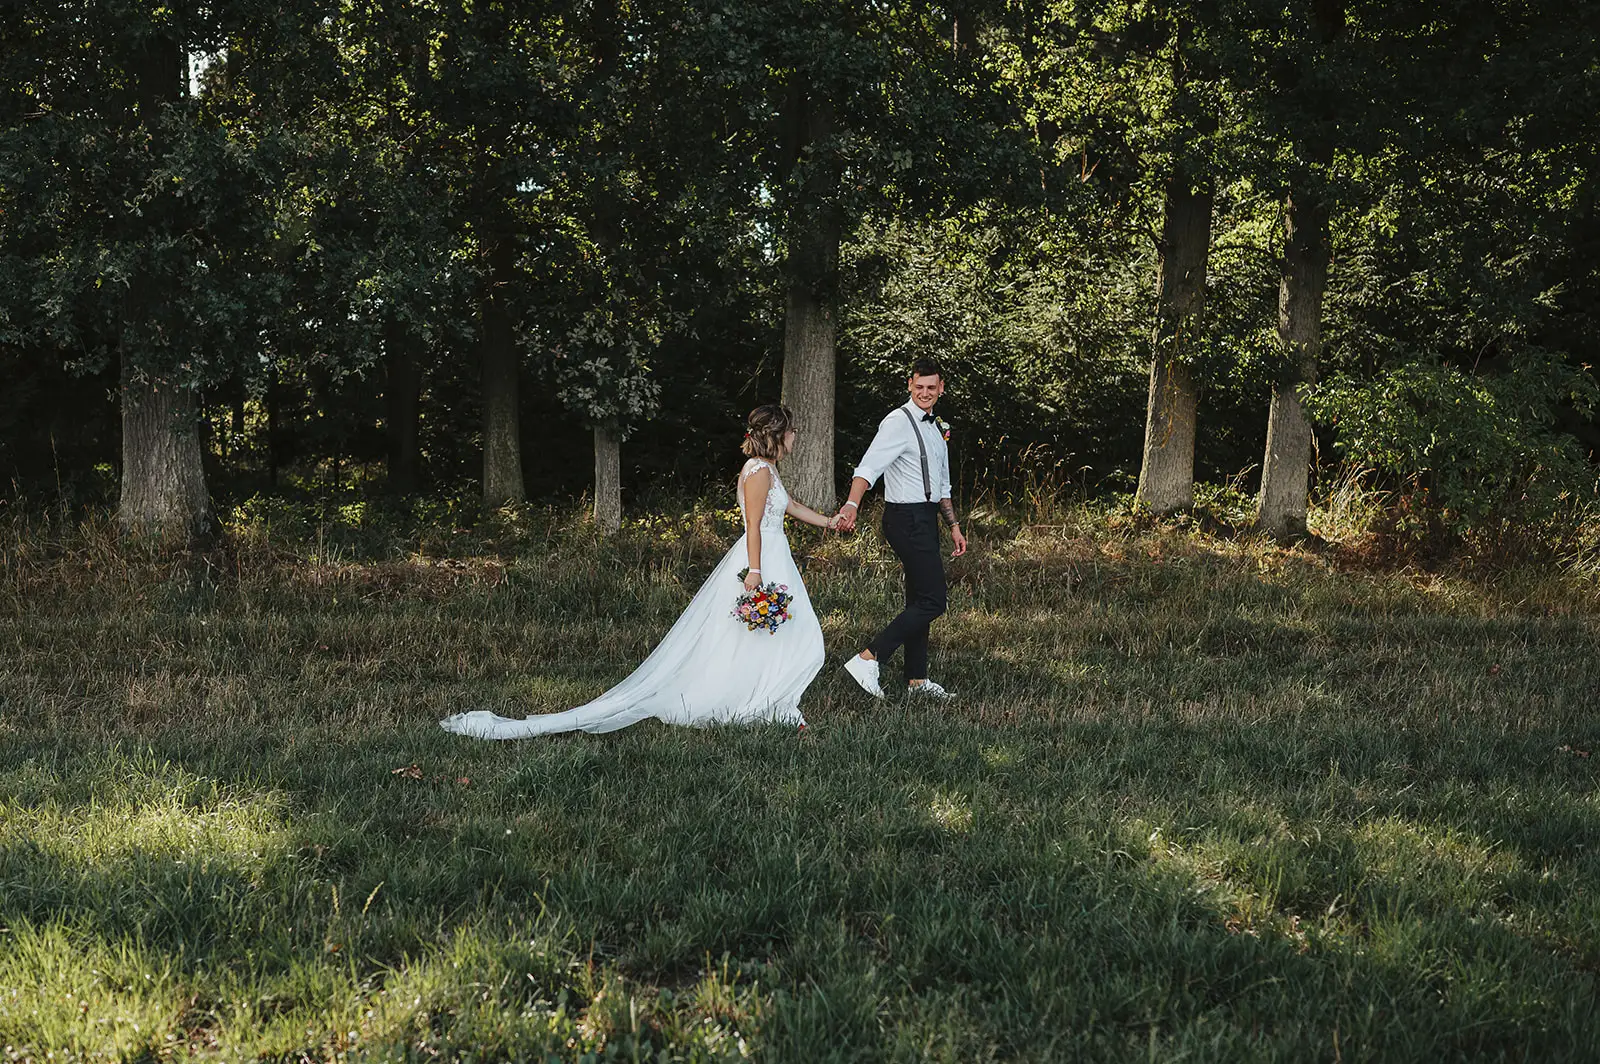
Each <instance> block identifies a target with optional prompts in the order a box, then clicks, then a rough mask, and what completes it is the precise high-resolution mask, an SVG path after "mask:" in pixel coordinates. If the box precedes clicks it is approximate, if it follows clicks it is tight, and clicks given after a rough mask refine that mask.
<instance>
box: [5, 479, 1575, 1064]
mask: <svg viewBox="0 0 1600 1064" xmlns="http://www.w3.org/2000/svg"><path fill="white" fill-rule="evenodd" d="M242 520H243V519H242ZM267 523H268V519H267V518H264V517H262V516H260V515H257V516H256V517H255V518H254V519H253V520H243V524H242V525H241V527H240V528H239V529H237V530H236V540H235V544H234V546H233V548H232V549H230V550H229V551H227V552H219V553H216V554H213V555H206V556H192V557H182V558H166V559H162V558H144V559H143V560H139V559H135V558H132V557H130V556H129V555H125V554H123V553H121V552H119V551H117V550H116V549H114V546H113V542H112V539H111V537H109V536H108V535H106V534H105V533H104V531H103V530H98V529H95V528H89V529H78V528H75V529H72V530H68V531H52V530H51V529H50V528H48V527H45V526H43V525H40V524H37V523H35V524H31V525H30V524H27V523H24V522H21V521H17V522H14V523H13V525H12V526H10V528H9V530H8V531H6V532H4V534H3V537H0V562H3V565H4V575H3V582H0V1056H3V1057H4V1058H5V1059H11V1060H54V1061H62V1060H79V1059H83V1060H107V1059H110V1060H117V1059H125V1060H148V1061H156V1060H163V1061H164V1060H184V1059H196V1058H199V1059H211V1058H218V1059H249V1060H253V1059H266V1060H277V1061H286V1062H288V1061H295V1062H297V1061H301V1060H311V1061H321V1060H335V1059H338V1060H352V1061H354V1060H390V1059H411V1060H457V1059H459V1060H502V1059H515V1060H538V1061H542V1060H547V1059H556V1060H584V1059H587V1060H617V1061H635V1060H641V1061H642V1060H649V1061H669V1060H671V1061H677V1060H696V1061H698V1060H734V1059H747V1058H748V1059H753V1060H762V1061H803V1062H821V1061H856V1060H860V1061H868V1060H872V1061H876V1060H901V1061H922V1060H934V1061H953V1062H954V1061H959V1062H971V1061H985V1060H1006V1061H1071V1060H1161V1061H1173V1060H1188V1061H1199V1060H1214V1061H1245V1060H1279V1061H1309V1060H1326V1061H1340V1062H1343V1061H1369V1060H1382V1061H1404V1060H1416V1061H1437V1060H1451V1059H1456V1060H1464V1059H1481V1060H1497V1059H1504V1060H1527V1061H1561V1060H1571V1061H1585V1060H1594V1059H1597V1058H1600V1016H1597V1009H1596V1004H1597V990H1600V985H1597V971H1600V859H1597V853H1596V849H1597V847H1600V792H1597V790H1596V782H1597V780H1596V770H1595V761H1596V759H1594V758H1591V757H1590V756H1589V753H1590V751H1591V750H1592V749H1594V747H1595V745H1596V744H1597V743H1600V719H1597V716H1596V713H1595V708H1594V707H1595V704H1596V702H1597V701H1600V699H1597V693H1600V655H1597V653H1596V650H1597V645H1596V636H1597V624H1596V619H1597V616H1600V605H1597V603H1600V591H1597V588H1596V586H1595V584H1594V581H1593V580H1592V579H1591V578H1580V577H1578V576H1576V575H1565V574H1562V573H1559V572H1547V573H1543V574H1540V573H1530V572H1520V573H1501V574H1498V575H1494V576H1488V577H1472V576H1468V575H1459V574H1457V575H1451V574H1442V575H1441V574H1428V573H1423V572H1417V571H1413V570H1407V569H1394V568H1388V569H1384V568H1373V567H1370V566H1360V565H1356V564H1354V563H1351V562H1347V561H1341V560H1340V558H1341V557H1342V556H1341V555H1339V554H1338V553H1337V552H1325V553H1311V552H1304V551H1284V550H1279V549H1276V548H1272V547H1269V546H1266V545H1264V544H1261V543H1254V542H1236V541H1229V540H1220V539H1211V538H1207V537H1204V536H1200V535H1197V534H1194V533H1191V532H1186V531H1182V530H1174V529H1165V530H1163V529H1155V530H1138V529H1133V528H1122V527H1118V526H1117V525H1116V523H1115V522H1110V521H1108V520H1106V519H1104V518H1102V517H1097V516H1095V515H1093V514H1090V513H1087V512H1084V513H1068V514H1066V515H1064V516H1062V517H1061V518H1060V519H1059V521H1057V522H1056V523H1055V524H1053V525H1051V526H1050V527H1036V528H1031V529H1019V528H1018V527H1017V526H1001V525H1000V524H998V523H991V524H990V525H989V526H988V527H984V526H983V525H982V524H980V525H979V526H978V527H977V528H976V529H975V531H976V533H977V536H976V538H975V548H976V549H975V552H974V554H973V555H972V556H971V557H969V558H967V559H963V560H961V561H960V562H959V563H957V564H956V565H955V566H954V568H953V570H952V572H953V579H954V586H953V592H952V600H951V612H950V614H949V615H948V616H947V617H946V618H945V619H944V620H943V621H941V623H940V625H939V630H938V632H937V634H936V638H935V650H934V675H935V678H937V679H939V680H941V681H942V682H944V683H946V684H947V685H948V686H949V687H951V688H952V689H954V690H956V691H958V692H960V693H961V695H962V697H961V699H960V701H958V702H957V703H955V704H954V705H951V706H927V705H908V704H906V703H904V701H903V700H902V701H890V702H889V703H887V704H884V705H878V704H872V703H870V702H869V701H868V700H866V699H865V697H864V696H862V695H861V694H860V692H859V691H858V690H856V689H855V688H854V687H853V686H851V685H850V683H849V681H848V679H847V678H846V677H844V676H843V674H842V673H840V672H839V671H838V670H837V668H836V667H835V666H836V664H837V661H838V660H839V658H840V657H841V656H842V655H843V654H845V653H848V652H849V651H850V650H851V649H853V648H854V647H855V646H856V645H857V644H859V643H860V642H861V641H862V640H863V639H864V638H865V636H866V635H867V634H868V633H869V631H870V630H871V629H872V628H873V626H874V625H875V624H877V623H880V622H881V621H882V620H883V619H885V618H886V617H887V616H888V615H889V612H890V610H891V606H892V602H893V599H894V597H895V591H894V587H895V582H896V576H895V573H894V570H893V569H892V568H891V566H890V564H889V559H888V558H887V556H886V554H885V553H884V552H883V550H882V548H881V546H880V543H879V540H878V537H877V534H876V532H875V531H871V532H867V533H864V534H863V535H862V536H860V537H858V538H857V539H856V540H854V541H850V542H840V541H838V540H830V541H826V542H824V541H822V540H820V539H817V538H814V537H805V536H802V537H800V539H799V540H798V542H799V544H800V545H801V546H803V548H804V550H805V551H807V552H808V553H810V554H811V556H812V561H811V564H810V568H809V570H808V581H809V585H810V589H811V592H812V594H813V597H814V598H815V600H816V602H817V605H818V608H819V611H820V612H821V613H822V614H823V616H824V627H825V631H826V633H827V636H828V642H829V652H830V665H829V667H828V668H827V669H825V671H824V673H823V675H822V676H821V678H819V680H818V682H817V684H816V685H815V686H814V687H813V689H812V691H811V693H810V694H808V696H807V698H806V701H805V703H804V704H803V708H804V710H805V712H806V713H807V716H808V718H809V719H810V721H811V723H812V726H811V728H810V729H809V731H808V732H807V733H805V734H803V735H796V734H795V733H793V732H792V731H790V730H787V729H781V728H765V727H763V728H727V729H711V730H691V729H673V728H668V727H665V726H660V725H656V724H653V723H646V724H642V725H639V726H637V727H635V728H632V729H629V730H627V731H624V732H621V733H617V734H615V735H611V736H583V735H578V736H568V737H559V738H554V739H540V740H528V741H523V742H517V743H508V744H491V743H484V742H478V741H474V740H470V739H464V738H461V737H457V736H451V735H447V734H445V733H443V732H440V731H439V730H438V729H437V728H436V727H435V721H436V720H437V719H438V718H440V717H442V716H445V715H447V714H449V713H451V712H455V711H458V710H461V709H467V708H480V707H487V708H495V709H497V710H499V711H500V712H503V713H505V712H511V713H518V714H520V713H522V712H525V711H529V710H545V709H556V708H564V707H565V706H568V705H571V704H575V703H577V702H580V701H583V700H586V699H587V698H589V697H592V696H593V695H595V694H598V693H599V692H600V691H601V690H603V689H604V688H606V687H607V686H609V685H610V684H612V683H614V682H615V681H617V680H619V679H621V678H622V677H623V676H625V675H626V674H627V673H628V672H629V671H630V669H631V667H632V665H633V664H634V663H636V662H637V661H638V660H639V659H640V658H641V657H642V656H643V655H644V654H645V653H646V652H647V651H648V650H649V648H650V646H651V645H652V643H653V642H654V640H655V639H657V638H659V637H660V635H661V634H662V633H663V632H664V631H665V629H666V627H667V626H668V625H669V623H670V621H671V620H672V618H673V617H674V616H675V615H676V613H677V612H678V611H679V610H680V609H681V608H682V607H683V605H684V604H686V602H687V601H688V598H689V596H690V595H691V594H692V592H693V590H694V589H695V587H696V586H697V585H698V583H699V581H700V579H701V578H702V577H703V576H704V574H705V573H707V572H708V571H709V570H710V568H711V566H712V565H713V564H714V562H715V560H716V558H717V557H718V556H719V555H720V553H721V551H722V549H724V547H725V545H726V542H727V541H728V540H729V539H731V538H732V535H733V534H734V533H733V525H732V522H731V519H730V518H729V517H728V515H727V514H725V513H718V512H714V511H710V510H706V509H704V508H701V509H695V510H691V509H689V508H685V509H683V510H682V511H680V512H677V513H674V514H670V515H666V516H662V517H660V518H657V519H654V520H652V521H650V522H644V523H640V524H637V525H634V526H632V527H630V528H628V529H627V530H625V532H624V533H623V534H622V535H621V536H620V537H618V538H617V540H615V541H614V542H611V543H608V544H601V543H598V542H597V541H596V540H595V539H594V538H593V536H592V534H591V533H589V532H588V531H586V530H585V528H584V526H583V525H582V523H581V522H579V521H578V520H576V519H575V518H573V517H571V516H570V515H561V514H551V513H541V512H528V513H525V514H521V515H509V516H500V517H496V518H494V519H492V520H489V521H486V522H478V523H469V524H468V525H467V527H465V528H463V529H460V530H457V529H456V528H454V527H452V524H451V522H449V521H444V522H442V523H441V522H439V521H437V520H434V521H430V522H422V523H419V524H418V525H417V526H416V527H415V528H413V529H411V530H410V531H405V530H404V529H403V528H401V526H399V525H390V526H381V527H378V526H377V525H376V522H375V521H374V519H371V518H369V517H366V516H363V515H362V514H361V513H359V512H353V513H346V514H345V515H344V517H343V518H342V519H341V520H338V521H330V522H329V523H324V524H318V523H312V524H310V525H303V526H299V527H293V528H290V527H288V526H287V524H286V523H284V522H280V525H279V526H274V528H273V529H271V530H268V529H267V527H266V525H267ZM375 527H377V531H374V528H375ZM397 529H399V530H397ZM730 623H731V622H730ZM753 638H764V637H760V636H754V637H753ZM779 638H781V636H779Z"/></svg>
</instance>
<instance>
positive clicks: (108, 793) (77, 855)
mask: <svg viewBox="0 0 1600 1064" xmlns="http://www.w3.org/2000/svg"><path fill="white" fill-rule="evenodd" d="M119 762H120V763H119ZM26 775H27V773H24V777H26ZM33 775H34V781H33V782H34V783H35V786H37V785H38V782H39V777H40V776H43V775H45V774H44V773H43V772H42V770H40V769H38V768H37V766H35V767H34V768H33ZM22 782H24V781H23V780H17V781H13V784H12V787H8V788H6V790H8V791H11V793H10V794H6V793H4V792H0V843H4V844H8V845H20V846H26V847H29V848H31V849H33V850H35V851H36V852H38V853H39V854H42V855H46V856H48V857H49V858H51V859H52V860H53V861H54V862H55V863H56V865H57V866H58V867H60V868H62V869H72V870H78V871H80V872H81V871H85V870H89V869H92V868H94V867H96V866H99V865H104V864H108V863H116V862H121V861H125V860H126V859H128V858H129V857H132V856H135V855H138V856H142V857H146V858H159V859H163V860H171V861H173V862H175V863H178V864H186V863H193V864H194V865H195V866H196V867H198V868H217V867H226V868H231V869H233V870H235V871H240V872H246V871H249V870H250V869H252V868H253V867H255V866H256V865H258V864H259V863H260V862H261V860H262V858H263V855H265V854H268V853H269V852H272V853H277V854H281V853H283V852H286V851H287V849H288V848H289V846H290V843H289V841H288V837H287V834H286V831H285V825H284V819H283V818H284V811H285V806H286V802H285V799H284V797H283V796H282V795H279V794H274V793H271V792H266V793H260V792H257V793H248V794H241V793H237V791H236V790H230V789H226V788H223V787H222V786H221V785H220V784H219V783H217V782H216V781H214V780H207V779H204V778H202V777H200V776H196V775H194V774H192V773H189V772H187V771H185V770H183V769H182V768H179V767H178V766H176V765H173V764H172V763H170V762H165V763H161V764H159V765H158V764H155V763H154V762H151V761H132V762H128V761H121V760H120V759H118V758H116V757H112V758H110V759H108V762H107V763H102V764H101V765H100V766H96V767H94V768H91V769H90V776H89V781H88V782H89V784H90V787H91V790H90V792H89V793H88V794H87V795H78V796H74V795H72V794H71V793H70V791H69V788H75V787H77V786H80V785H81V781H78V780H68V779H65V778H62V779H57V780H48V779H47V780H46V783H45V786H44V788H43V789H42V793H40V791H37V790H36V791H34V793H33V794H32V795H31V798H32V800H31V801H27V802H23V801H19V800H18V798H19V797H20V796H19V795H18V794H17V791H16V790H15V789H14V788H16V785H17V784H18V783H22ZM52 784H53V785H52ZM74 798H76V800H74Z"/></svg>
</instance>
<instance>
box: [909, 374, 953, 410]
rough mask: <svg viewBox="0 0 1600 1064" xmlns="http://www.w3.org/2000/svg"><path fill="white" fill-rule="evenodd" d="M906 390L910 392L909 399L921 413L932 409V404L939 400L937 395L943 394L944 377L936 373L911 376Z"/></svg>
mask: <svg viewBox="0 0 1600 1064" xmlns="http://www.w3.org/2000/svg"><path fill="white" fill-rule="evenodd" d="M906 390H907V391H909V392H910V393H911V401H912V402H913V403H916V404H917V408H918V409H919V410H921V411H922V412H923V413H927V412H928V411H929V410H932V409H933V404H934V403H937V402H938V401H939V396H941V395H943V394H944V378H943V377H941V376H939V375H938V374H937V373H934V374H930V375H929V376H926V377H912V378H911V381H910V383H909V384H907V386H906Z"/></svg>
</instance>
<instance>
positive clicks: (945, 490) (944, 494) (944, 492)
mask: <svg viewBox="0 0 1600 1064" xmlns="http://www.w3.org/2000/svg"><path fill="white" fill-rule="evenodd" d="M939 498H941V499H948V498H950V451H949V449H948V448H947V449H946V450H945V452H944V487H942V488H940V489H939Z"/></svg>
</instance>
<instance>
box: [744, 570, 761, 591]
mask: <svg viewBox="0 0 1600 1064" xmlns="http://www.w3.org/2000/svg"><path fill="white" fill-rule="evenodd" d="M760 586H761V574H760V573H756V572H749V573H745V574H744V589H745V590H746V591H754V590H755V589H756V588H758V587H760Z"/></svg>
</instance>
